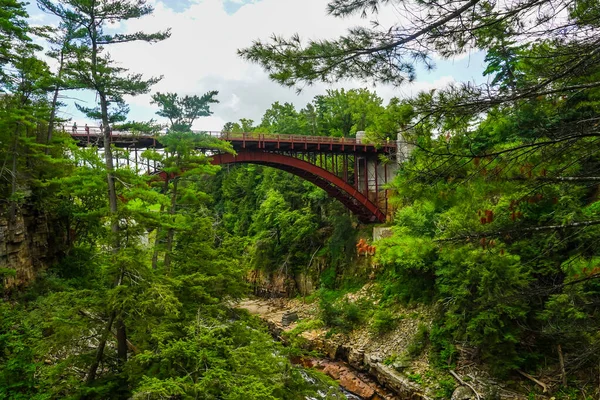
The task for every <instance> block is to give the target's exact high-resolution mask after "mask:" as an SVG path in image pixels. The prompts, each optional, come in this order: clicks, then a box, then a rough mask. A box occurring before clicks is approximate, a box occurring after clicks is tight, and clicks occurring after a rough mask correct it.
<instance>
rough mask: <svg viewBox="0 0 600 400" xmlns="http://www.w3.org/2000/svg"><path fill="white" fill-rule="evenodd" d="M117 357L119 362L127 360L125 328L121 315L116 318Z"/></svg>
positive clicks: (122, 362) (123, 362)
mask: <svg viewBox="0 0 600 400" xmlns="http://www.w3.org/2000/svg"><path fill="white" fill-rule="evenodd" d="M117 357H118V359H119V364H121V365H123V364H125V362H127V328H126V327H125V323H124V322H123V318H122V317H121V316H119V318H117Z"/></svg>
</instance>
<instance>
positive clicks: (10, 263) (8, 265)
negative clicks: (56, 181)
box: [0, 206, 65, 290]
mask: <svg viewBox="0 0 600 400" xmlns="http://www.w3.org/2000/svg"><path fill="white" fill-rule="evenodd" d="M56 230H57V229H56V227H55V225H53V221H50V219H49V218H48V216H47V215H46V214H45V213H43V212H40V211H37V210H35V209H34V208H33V207H30V206H24V207H22V208H21V209H20V210H19V211H18V212H17V215H16V216H15V218H14V219H13V220H12V221H11V220H10V218H9V216H8V212H7V210H6V209H0V277H3V279H2V286H1V287H0V288H3V289H4V290H10V289H14V288H16V287H20V286H24V285H27V284H28V283H30V282H31V281H32V280H33V279H35V277H36V276H37V274H38V273H39V272H40V271H42V270H44V269H45V268H46V267H47V266H48V265H49V264H51V263H52V262H53V261H54V260H56V257H57V255H58V254H59V251H60V249H62V248H64V242H65V240H64V237H63V236H64V235H60V234H58V232H56Z"/></svg>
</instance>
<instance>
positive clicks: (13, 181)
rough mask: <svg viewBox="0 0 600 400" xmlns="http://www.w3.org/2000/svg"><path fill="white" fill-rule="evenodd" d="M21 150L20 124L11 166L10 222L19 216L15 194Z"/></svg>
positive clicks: (16, 132) (16, 133)
mask: <svg viewBox="0 0 600 400" xmlns="http://www.w3.org/2000/svg"><path fill="white" fill-rule="evenodd" d="M18 150H19V126H18V125H17V128H16V129H15V138H14V142H13V146H12V167H11V179H10V196H11V200H10V211H9V222H10V223H13V222H14V221H15V218H16V216H17V201H16V200H15V198H14V196H15V195H16V194H17V160H18V158H19V155H18Z"/></svg>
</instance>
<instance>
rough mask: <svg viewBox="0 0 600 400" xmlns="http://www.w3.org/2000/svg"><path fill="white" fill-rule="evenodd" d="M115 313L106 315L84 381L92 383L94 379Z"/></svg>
mask: <svg viewBox="0 0 600 400" xmlns="http://www.w3.org/2000/svg"><path fill="white" fill-rule="evenodd" d="M115 315H116V313H115V312H114V311H113V312H112V313H111V314H110V316H109V317H108V322H107V323H106V328H105V329H104V332H103V333H102V337H101V338H100V343H98V348H97V349H96V358H95V359H94V362H93V363H92V365H90V369H89V370H88V375H87V378H86V379H85V381H86V383H88V384H89V383H92V382H93V381H94V380H95V379H96V373H97V371H98V367H99V366H100V362H101V361H102V357H103V355H104V348H105V347H106V340H107V339H108V335H109V333H110V331H111V329H112V324H113V321H114V320H115Z"/></svg>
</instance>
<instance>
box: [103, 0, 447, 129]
mask: <svg viewBox="0 0 600 400" xmlns="http://www.w3.org/2000/svg"><path fill="white" fill-rule="evenodd" d="M227 1H229V2H232V1H234V2H237V3H241V2H242V1H243V0H227ZM244 3H245V4H243V5H242V6H241V7H240V8H239V9H238V10H237V12H235V13H234V14H232V15H229V14H228V13H227V12H226V10H225V8H224V2H223V0H194V1H192V3H191V4H190V6H189V8H187V9H186V10H185V11H183V12H175V11H174V10H172V9H171V8H169V7H167V6H166V5H165V3H164V2H163V1H156V2H155V3H154V4H155V12H154V14H153V15H151V16H148V17H144V18H142V19H140V20H135V21H128V22H126V23H123V24H122V25H121V26H120V27H119V28H122V29H124V30H125V31H127V32H133V31H139V30H142V31H145V32H152V31H157V30H163V29H167V28H171V30H172V31H171V38H170V39H167V40H165V41H163V42H160V43H156V44H152V45H149V44H145V43H129V44H123V45H117V46H113V47H112V48H111V49H110V52H111V54H112V56H113V58H114V59H115V60H117V61H118V62H119V63H121V65H123V66H126V67H127V68H129V69H130V70H131V71H132V72H143V73H144V75H145V76H147V77H149V76H163V79H162V81H161V82H159V83H158V84H157V85H156V86H155V87H154V88H153V92H156V91H161V92H167V91H168V92H177V93H180V94H202V93H205V92H207V91H209V90H219V92H220V94H219V99H220V101H221V103H220V104H218V105H216V106H215V107H214V111H215V114H214V116H212V117H209V118H205V119H203V120H202V121H199V123H198V124H197V126H196V128H199V129H208V130H217V129H220V128H221V127H222V125H223V123H224V122H226V121H234V120H238V119H240V118H252V119H254V120H259V119H260V117H261V116H262V114H263V112H264V111H265V110H266V109H267V108H268V107H269V106H270V105H271V103H273V102H275V101H280V102H286V101H287V102H292V103H294V104H295V105H296V106H297V107H302V106H304V105H305V104H306V103H308V102H309V101H310V100H311V99H312V97H314V96H315V95H317V94H323V93H324V92H325V90H326V89H327V88H330V87H331V86H327V85H324V84H316V85H314V86H311V87H307V88H306V89H305V90H304V91H303V92H302V93H301V94H300V95H297V94H296V93H295V91H294V89H289V88H284V87H281V86H279V85H278V84H276V83H274V82H271V81H270V80H269V79H268V76H267V74H266V72H264V71H263V70H262V69H261V68H260V67H258V66H256V65H253V64H250V63H248V62H245V61H244V60H242V59H241V58H239V57H238V56H237V54H236V50H237V49H239V48H244V47H247V46H249V45H251V43H252V41H253V40H255V39H258V38H261V39H267V38H268V37H269V36H270V35H271V34H272V33H277V34H278V35H283V36H290V35H292V34H294V33H299V34H300V36H301V37H303V38H328V37H335V36H338V35H340V34H343V33H344V32H345V31H346V29H347V28H348V27H350V26H355V25H359V24H360V25H364V24H368V23H369V21H366V20H363V19H360V18H359V17H354V18H346V19H339V18H333V17H331V16H328V15H327V14H326V11H325V5H326V2H324V1H323V0H262V1H258V2H248V1H246V2H244ZM397 18H398V15H397V13H395V12H389V13H382V14H381V17H380V22H382V25H383V26H386V25H387V24H389V23H393V22H396V21H397ZM382 19H386V20H387V21H383V20H382ZM444 73H445V74H446V71H444ZM451 75H452V73H451V71H447V75H446V76H442V77H440V76H437V77H436V78H435V79H430V81H429V82H427V81H418V82H416V83H414V84H412V85H409V86H406V87H404V88H402V89H397V88H392V87H389V86H377V87H376V88H374V89H375V90H376V91H377V92H378V94H379V95H380V96H381V97H383V98H384V99H386V100H388V99H389V98H391V97H394V96H399V97H401V96H407V95H410V94H414V93H416V92H417V91H418V90H421V89H429V88H431V87H440V86H442V85H445V84H447V83H449V82H450V81H452V78H451ZM334 87H336V88H339V87H346V88H352V87H365V84H362V83H360V82H354V81H350V82H343V83H340V84H336V85H335V86H334ZM371 89H373V87H371ZM129 100H130V103H131V105H132V112H131V114H130V117H131V118H132V119H138V120H139V119H148V118H150V117H152V116H153V113H154V111H155V108H154V107H153V106H151V105H150V104H149V100H150V95H143V96H138V97H135V98H132V99H129Z"/></svg>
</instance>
